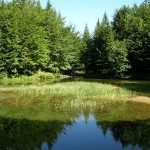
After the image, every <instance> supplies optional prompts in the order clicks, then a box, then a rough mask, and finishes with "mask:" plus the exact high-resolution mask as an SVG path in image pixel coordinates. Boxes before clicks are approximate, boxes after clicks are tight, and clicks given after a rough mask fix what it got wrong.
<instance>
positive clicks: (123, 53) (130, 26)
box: [83, 1, 150, 78]
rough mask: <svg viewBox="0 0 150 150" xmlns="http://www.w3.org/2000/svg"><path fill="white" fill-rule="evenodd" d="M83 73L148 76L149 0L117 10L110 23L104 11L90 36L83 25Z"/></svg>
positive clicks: (110, 75) (149, 68)
mask: <svg viewBox="0 0 150 150" xmlns="http://www.w3.org/2000/svg"><path fill="white" fill-rule="evenodd" d="M83 40H84V41H85V42H86V49H85V51H84V57H83V58H84V64H85V66H86V67H85V68H86V73H87V74H90V73H92V74H93V73H94V74H97V75H96V76H99V77H102V78H106V77H115V78H120V77H124V76H125V75H138V77H140V76H141V75H142V76H141V77H140V78H142V77H144V76H145V77H148V76H150V1H145V2H144V3H142V4H141V5H140V6H137V5H134V6H133V7H132V8H130V7H127V6H123V7H122V8H120V9H119V10H117V11H116V12H115V14H114V16H113V21H112V22H111V23H110V22H109V20H108V18H107V14H106V13H105V14H104V16H103V19H102V21H101V22H100V21H99V19H98V21H97V25H96V28H95V31H94V33H93V35H92V36H90V33H89V30H88V27H87V25H86V26H85V30H84V35H83Z"/></svg>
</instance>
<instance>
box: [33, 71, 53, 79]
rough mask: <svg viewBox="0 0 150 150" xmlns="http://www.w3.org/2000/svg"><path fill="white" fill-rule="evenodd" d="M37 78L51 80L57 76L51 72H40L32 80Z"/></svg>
mask: <svg viewBox="0 0 150 150" xmlns="http://www.w3.org/2000/svg"><path fill="white" fill-rule="evenodd" d="M32 77H33V78H35V79H37V80H50V79H55V75H54V74H53V73H50V72H42V71H39V72H38V73H37V74H35V75H33V76H31V78H32Z"/></svg>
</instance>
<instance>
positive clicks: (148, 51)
mask: <svg viewBox="0 0 150 150" xmlns="http://www.w3.org/2000/svg"><path fill="white" fill-rule="evenodd" d="M38 70H41V71H46V72H53V73H62V74H72V73H75V72H76V71H82V72H85V73H86V75H96V77H99V78H122V77H125V76H126V75H133V74H139V73H140V74H143V75H146V76H149V74H150V2H149V1H145V3H142V4H141V5H140V6H137V5H134V6H133V7H132V8H130V7H127V6H123V7H122V8H120V9H119V10H117V11H116V12H115V14H114V17H113V21H112V22H110V21H109V20H108V18H107V14H106V13H105V14H104V17H103V19H102V21H100V20H99V19H98V21H97V24H96V27H95V30H94V33H93V34H92V35H90V33H89V30H88V25H86V26H85V30H84V33H83V37H81V36H80V34H79V33H78V32H76V31H75V29H74V27H73V26H66V25H65V20H64V18H63V17H62V16H61V14H60V13H57V12H56V11H55V9H53V8H52V6H51V3H50V1H49V0H48V2H47V6H46V8H42V7H41V5H40V1H35V0H34V1H33V0H12V2H7V3H6V2H4V1H3V0H2V1H0V72H1V73H2V72H3V73H6V74H7V75H8V76H20V75H32V74H34V73H36V72H37V71H38Z"/></svg>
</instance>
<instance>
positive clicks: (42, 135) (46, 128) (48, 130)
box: [0, 118, 73, 150]
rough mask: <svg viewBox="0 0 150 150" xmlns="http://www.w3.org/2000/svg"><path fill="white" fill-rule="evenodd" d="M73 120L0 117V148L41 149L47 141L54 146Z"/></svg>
mask: <svg viewBox="0 0 150 150" xmlns="http://www.w3.org/2000/svg"><path fill="white" fill-rule="evenodd" d="M72 123H73V122H71V121H68V122H63V121H57V120H54V121H47V122H44V121H29V120H26V119H22V120H18V119H6V118H0V149H1V150H5V149H14V150H32V149H41V146H42V143H43V142H46V143H47V144H48V147H49V149H51V148H52V146H53V144H54V143H55V142H56V140H57V138H58V136H59V135H60V134H61V133H62V132H65V126H64V125H68V126H71V125H72Z"/></svg>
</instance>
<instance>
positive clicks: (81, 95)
mask: <svg viewBox="0 0 150 150" xmlns="http://www.w3.org/2000/svg"><path fill="white" fill-rule="evenodd" d="M0 93H1V94H0V97H1V98H0V101H1V103H5V104H8V105H11V106H13V107H17V108H18V107H20V108H29V109H31V108H32V109H51V110H63V111H75V110H85V109H87V110H91V111H95V110H96V109H99V110H100V111H104V110H107V109H109V108H112V107H114V106H115V105H116V104H120V103H123V102H125V101H127V100H129V99H130V98H131V97H133V96H134V93H132V92H131V91H129V90H126V89H124V88H118V87H114V86H112V85H108V84H102V83H95V82H86V81H74V82H61V83H53V84H49V85H39V86H38V85H29V86H27V85H22V86H12V87H9V86H7V87H0Z"/></svg>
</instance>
